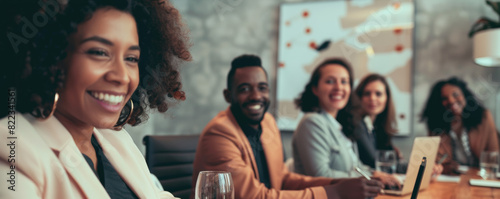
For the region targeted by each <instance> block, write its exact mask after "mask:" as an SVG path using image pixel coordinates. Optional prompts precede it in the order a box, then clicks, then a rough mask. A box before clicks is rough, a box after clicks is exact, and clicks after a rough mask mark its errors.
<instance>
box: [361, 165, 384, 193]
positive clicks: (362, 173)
mask: <svg viewBox="0 0 500 199" xmlns="http://www.w3.org/2000/svg"><path fill="white" fill-rule="evenodd" d="M354 170H355V171H356V172H358V173H359V174H361V175H362V176H363V177H364V178H365V179H367V180H372V178H371V177H370V176H369V175H368V174H366V173H365V172H364V171H363V170H361V169H360V168H359V167H356V168H355V169H354ZM380 193H381V194H385V192H384V189H380Z"/></svg>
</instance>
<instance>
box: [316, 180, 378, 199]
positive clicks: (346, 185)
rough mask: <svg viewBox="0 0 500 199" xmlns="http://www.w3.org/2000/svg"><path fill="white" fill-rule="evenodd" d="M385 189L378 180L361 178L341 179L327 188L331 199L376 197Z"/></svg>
mask: <svg viewBox="0 0 500 199" xmlns="http://www.w3.org/2000/svg"><path fill="white" fill-rule="evenodd" d="M383 187H384V185H383V184H382V182H380V181H378V180H367V179H365V178H363V177H361V178H349V179H341V180H339V181H338V182H337V183H335V184H333V185H327V186H325V190H326V194H327V196H328V198H329V199H334V198H335V199H336V198H369V197H375V196H377V195H378V193H380V190H381V189H382V188H383Z"/></svg>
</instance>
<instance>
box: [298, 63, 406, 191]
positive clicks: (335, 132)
mask: <svg viewBox="0 0 500 199" xmlns="http://www.w3.org/2000/svg"><path fill="white" fill-rule="evenodd" d="M352 77H353V75H352V69H351V67H350V66H349V64H348V63H347V62H345V61H344V60H341V59H329V60H326V61H325V62H323V63H322V64H320V65H319V66H318V67H317V68H316V69H315V70H314V71H313V74H312V76H311V80H310V81H309V83H308V84H307V85H306V87H305V90H304V92H303V93H302V94H301V96H300V98H298V99H297V100H296V104H297V106H298V107H300V109H301V110H302V111H303V112H305V113H306V115H305V116H304V117H303V119H302V120H301V122H300V123H299V125H298V127H297V129H296V130H295V132H294V135H293V139H292V146H293V158H294V167H295V171H296V172H297V173H301V174H305V175H310V176H325V177H332V178H346V177H347V178H348V177H359V176H360V175H359V174H358V173H357V172H356V171H355V168H356V167H359V168H361V169H363V170H365V171H369V167H368V166H366V165H363V164H362V163H361V161H360V160H359V156H358V154H357V146H356V142H355V141H354V140H355V137H354V134H353V132H354V118H353V115H352V114H351V109H352V107H353V106H352V100H350V99H351V95H352V92H351V89H352V84H353V79H352ZM373 176H374V177H378V178H380V179H381V180H382V182H383V183H384V184H387V185H399V184H400V183H399V180H397V178H395V177H394V176H392V175H389V174H386V173H382V172H376V171H375V172H373Z"/></svg>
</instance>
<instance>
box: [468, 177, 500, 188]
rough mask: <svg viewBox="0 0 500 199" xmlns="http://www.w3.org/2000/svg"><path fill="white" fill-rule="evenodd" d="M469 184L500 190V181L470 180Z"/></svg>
mask: <svg viewBox="0 0 500 199" xmlns="http://www.w3.org/2000/svg"><path fill="white" fill-rule="evenodd" d="M469 183H470V185H472V186H481V187H494V188H500V181H497V180H480V179H470V180H469Z"/></svg>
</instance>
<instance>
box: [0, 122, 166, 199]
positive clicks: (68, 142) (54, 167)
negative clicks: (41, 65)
mask: <svg viewBox="0 0 500 199" xmlns="http://www.w3.org/2000/svg"><path fill="white" fill-rule="evenodd" d="M10 119H11V120H12V118H10ZM8 121H9V119H8V118H3V119H2V120H0V140H2V142H1V143H2V144H1V145H0V173H1V174H2V177H1V179H2V180H0V198H6V199H7V198H9V199H10V198H30V199H32V198H50V199H52V198H64V199H71V198H99V199H101V198H110V197H109V195H108V194H107V192H106V190H105V189H104V187H103V186H102V184H101V182H100V181H99V179H98V178H97V177H96V175H95V174H94V172H93V171H92V169H91V168H90V166H89V165H88V164H87V162H86V161H85V159H84V157H83V155H82V154H81V152H80V151H79V150H78V148H77V146H76V144H75V142H74V141H73V138H72V137H71V135H70V134H69V132H68V131H67V130H66V128H64V126H63V125H62V124H61V123H60V122H59V121H58V120H57V119H56V118H55V117H50V118H49V119H47V120H43V121H42V120H38V119H36V118H34V117H32V116H30V115H21V114H16V115H15V125H16V128H15V134H14V135H10V134H9V132H10V131H9V129H8V126H7V125H8ZM11 124H12V123H11ZM94 136H95V137H96V139H97V141H98V142H99V144H100V145H101V147H102V150H103V153H104V154H105V155H106V157H107V158H108V159H109V161H110V162H111V164H112V165H113V166H114V167H115V169H116V171H117V172H118V173H119V174H120V176H121V177H122V178H123V180H124V181H125V183H126V184H127V185H128V186H129V187H130V189H131V190H132V191H133V192H134V193H135V194H136V195H137V196H138V197H139V198H148V199H149V198H173V196H172V194H170V193H169V192H165V191H160V190H158V189H157V188H156V187H155V185H154V183H153V181H152V180H151V178H150V172H149V170H148V167H147V165H146V162H145V160H144V158H143V156H142V154H141V152H140V151H139V150H138V149H137V147H136V146H135V144H134V142H133V141H132V139H131V137H130V136H129V134H128V133H127V132H126V131H125V130H121V131H114V130H109V129H94ZM9 137H15V138H9ZM12 142H13V143H12ZM7 144H11V145H9V146H8V145H7ZM12 144H15V148H14V147H11V146H13V145H12ZM11 148H13V149H12V150H11ZM13 153H14V155H15V162H13V161H12V158H9V155H10V154H13ZM9 160H10V162H9ZM11 166H15V169H14V171H15V175H14V177H15V183H14V184H15V187H13V188H15V191H12V190H10V189H8V187H9V186H12V185H11V182H12V181H11V182H8V181H7V180H6V178H11V175H6V174H7V173H9V172H11Z"/></svg>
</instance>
